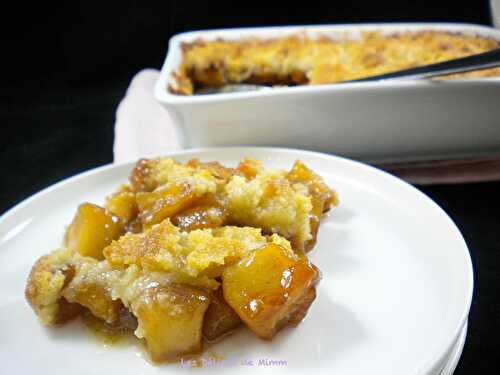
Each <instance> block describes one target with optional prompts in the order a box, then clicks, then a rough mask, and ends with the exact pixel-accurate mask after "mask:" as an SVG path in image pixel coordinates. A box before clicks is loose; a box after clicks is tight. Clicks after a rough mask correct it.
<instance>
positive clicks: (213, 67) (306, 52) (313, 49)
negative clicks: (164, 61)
mask: <svg viewBox="0 0 500 375" xmlns="http://www.w3.org/2000/svg"><path fill="white" fill-rule="evenodd" d="M495 48H500V41H498V40H495V39H493V38H487V37H482V36H476V35H469V34H466V33H453V32H449V31H416V32H410V31H406V32H400V33H393V34H390V35H387V34H383V33H381V32H377V31H372V32H364V33H362V34H361V36H360V37H359V38H347V37H340V38H330V37H327V36H320V37H318V38H311V37H308V36H306V35H305V34H302V33H296V34H293V35H289V36H284V37H279V38H271V39H259V38H246V39H241V40H224V39H217V40H212V41H205V40H201V39H199V40H196V41H194V42H192V43H184V44H183V45H182V62H181V64H180V66H179V68H178V69H177V71H175V72H174V73H173V76H174V77H173V78H174V82H173V83H172V84H171V86H170V87H169V91H170V92H173V93H176V94H180V95H192V94H193V93H195V92H196V90H197V89H199V88H204V87H217V86H223V85H225V84H230V83H257V84H263V85H317V84H325V83H334V82H339V81H347V80H353V79H358V78H364V77H369V76H374V75H378V74H384V73H389V72H393V71H397V70H402V69H405V68H411V67H415V66H419V65H426V64H432V63H437V62H441V61H445V60H451V59H454V58H458V57H464V56H468V55H471V54H474V53H480V52H486V51H488V50H492V49H495ZM478 76H479V77H489V76H500V68H491V69H486V70H480V71H475V72H469V73H460V74H454V75H452V76H450V77H447V79H449V78H462V77H478Z"/></svg>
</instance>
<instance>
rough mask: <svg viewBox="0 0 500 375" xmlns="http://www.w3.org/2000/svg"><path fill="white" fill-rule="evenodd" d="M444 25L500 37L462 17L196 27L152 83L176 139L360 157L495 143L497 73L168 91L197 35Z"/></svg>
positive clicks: (409, 155)
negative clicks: (437, 20)
mask: <svg viewBox="0 0 500 375" xmlns="http://www.w3.org/2000/svg"><path fill="white" fill-rule="evenodd" d="M373 30H379V31H381V32H382V33H388V34H391V33H395V32H402V31H420V30H444V31H450V32H460V33H465V34H477V35H480V36H486V37H493V38H497V39H500V31H499V30H496V29H493V28H489V27H485V26H476V25H468V24H434V23H432V24H431V23H429V24H425V23H424V24H353V25H335V26H288V27H264V28H244V29H226V30H209V31H195V32H187V33H182V34H178V35H176V36H174V37H172V38H171V40H170V42H169V49H168V54H167V57H166V60H165V63H164V65H163V68H162V70H161V74H160V78H159V79H158V81H157V83H156V86H155V97H156V99H157V100H158V101H159V102H161V103H163V104H164V106H165V107H166V109H167V110H168V111H169V113H170V114H171V116H172V117H173V118H174V121H175V122H176V126H177V128H178V129H177V130H178V133H179V138H180V139H181V143H182V146H183V147H206V146H225V145H265V146H287V147H296V148H304V149H311V150H317V151H323V152H328V153H335V154H340V155H344V156H350V157H355V158H359V159H364V160H369V161H401V160H423V159H432V158H451V157H465V156H470V155H478V154H481V155H485V154H496V153H500V79H499V78H479V79H467V80H457V81H445V82H442V81H441V82H436V81H427V80H426V81H423V80H421V81H415V80H406V81H398V82H394V81H393V82H364V83H351V84H342V85H340V84H327V85H317V86H295V87H283V88H274V89H272V90H264V91H254V92H244V93H228V94H217V95H202V96H181V95H176V94H171V93H169V92H168V90H167V87H168V85H169V84H172V83H173V79H172V72H174V71H175V70H176V69H177V68H178V66H179V64H180V62H181V58H182V53H181V44H182V43H185V42H192V41H194V40H195V39H198V38H201V39H204V40H213V39H216V38H224V39H240V38H246V37H260V38H272V37H278V36H283V35H287V34H293V33H297V32H305V33H306V34H307V35H309V36H311V37H314V36H315V35H318V34H321V35H327V36H331V37H333V38H339V37H350V38H355V37H356V36H359V34H360V32H362V31H373Z"/></svg>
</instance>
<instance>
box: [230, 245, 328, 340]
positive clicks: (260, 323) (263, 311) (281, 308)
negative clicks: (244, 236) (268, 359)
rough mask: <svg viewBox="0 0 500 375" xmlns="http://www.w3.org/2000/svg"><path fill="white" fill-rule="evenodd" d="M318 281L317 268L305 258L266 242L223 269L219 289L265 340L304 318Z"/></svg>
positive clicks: (240, 315) (245, 321) (251, 327)
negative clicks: (221, 289) (289, 324)
mask: <svg viewBox="0 0 500 375" xmlns="http://www.w3.org/2000/svg"><path fill="white" fill-rule="evenodd" d="M318 280H319V272H318V270H317V269H316V267H314V266H313V265H311V264H310V263H309V262H308V261H307V259H306V258H305V257H299V256H297V255H296V254H294V253H293V251H292V250H290V249H286V248H285V247H283V246H280V245H277V244H273V243H269V244H267V245H265V246H264V247H262V248H260V249H258V250H255V251H253V252H251V253H249V254H248V255H247V256H246V257H244V258H243V259H241V260H240V261H239V262H238V263H236V264H234V265H232V266H230V267H228V268H226V269H225V270H224V272H223V275H222V288H223V292H224V298H225V300H226V301H227V303H228V304H229V305H230V306H231V307H232V308H233V309H234V311H235V312H236V313H237V314H238V315H239V317H240V318H241V320H242V321H243V322H244V323H245V324H246V325H247V326H248V327H249V328H250V329H251V330H252V331H253V332H254V333H256V334H257V335H258V336H259V337H261V338H263V339H268V340H269V339H272V338H273V337H274V335H276V333H277V332H278V331H279V330H280V329H281V328H282V327H284V326H285V325H287V324H288V323H291V324H297V323H298V322H299V321H300V320H301V319H302V318H303V317H304V315H305V313H306V312H307V309H308V308H309V306H310V305H311V303H312V302H313V300H314V297H315V285H316V283H317V281H318Z"/></svg>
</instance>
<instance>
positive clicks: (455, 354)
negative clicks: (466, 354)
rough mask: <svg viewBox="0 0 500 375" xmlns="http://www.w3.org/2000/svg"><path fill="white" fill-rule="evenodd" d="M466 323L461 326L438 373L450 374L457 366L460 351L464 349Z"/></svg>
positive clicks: (440, 374)
mask: <svg viewBox="0 0 500 375" xmlns="http://www.w3.org/2000/svg"><path fill="white" fill-rule="evenodd" d="M467 325H468V323H467V322H465V325H464V327H463V328H462V332H461V333H460V336H459V337H458V340H457V342H456V344H455V346H454V347H453V350H452V351H451V354H450V357H449V358H448V361H447V362H446V365H445V366H444V367H443V369H442V370H441V372H440V373H439V375H452V374H453V372H454V371H455V369H456V368H457V365H458V361H459V360H460V356H461V355H462V351H463V350H464V345H465V338H466V337H467Z"/></svg>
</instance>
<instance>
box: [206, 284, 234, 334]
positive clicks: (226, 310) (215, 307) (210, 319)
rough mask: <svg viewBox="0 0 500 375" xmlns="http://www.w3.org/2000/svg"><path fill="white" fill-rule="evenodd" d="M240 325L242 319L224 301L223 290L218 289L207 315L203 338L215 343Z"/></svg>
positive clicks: (213, 295)
mask: <svg viewBox="0 0 500 375" xmlns="http://www.w3.org/2000/svg"><path fill="white" fill-rule="evenodd" d="M240 324H241V319H240V317H239V316H238V314H236V312H235V311H234V310H233V309H232V307H231V306H229V305H228V304H227V302H226V301H225V300H224V296H223V294H222V289H221V288H219V289H217V290H216V291H215V292H213V293H212V302H211V303H210V306H208V309H207V312H206V314H205V320H204V321H203V336H204V337H205V338H206V339H207V340H209V341H214V340H216V339H218V338H219V337H222V336H224V335H225V334H227V333H229V332H231V331H233V330H234V329H235V328H237V327H238V326H239V325H240Z"/></svg>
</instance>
